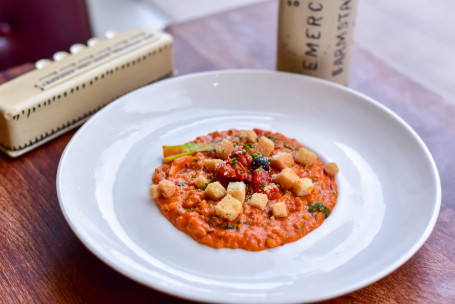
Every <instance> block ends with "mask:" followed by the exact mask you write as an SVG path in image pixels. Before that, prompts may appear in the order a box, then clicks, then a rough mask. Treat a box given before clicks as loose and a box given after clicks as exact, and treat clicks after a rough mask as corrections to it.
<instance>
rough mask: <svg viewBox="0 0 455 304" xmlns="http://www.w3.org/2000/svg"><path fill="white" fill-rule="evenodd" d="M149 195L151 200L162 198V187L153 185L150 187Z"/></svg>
mask: <svg viewBox="0 0 455 304" xmlns="http://www.w3.org/2000/svg"><path fill="white" fill-rule="evenodd" d="M149 194H150V197H151V198H155V199H156V198H159V197H160V196H161V191H160V186H159V185H151V186H150V187H149Z"/></svg>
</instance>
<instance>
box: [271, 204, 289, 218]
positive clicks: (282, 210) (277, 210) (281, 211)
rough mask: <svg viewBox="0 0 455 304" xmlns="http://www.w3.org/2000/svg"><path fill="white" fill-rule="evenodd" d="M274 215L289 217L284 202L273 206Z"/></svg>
mask: <svg viewBox="0 0 455 304" xmlns="http://www.w3.org/2000/svg"><path fill="white" fill-rule="evenodd" d="M272 213H273V216H274V217H286V216H288V210H287V209H286V205H285V204H284V203H283V202H279V203H275V204H273V205H272Z"/></svg>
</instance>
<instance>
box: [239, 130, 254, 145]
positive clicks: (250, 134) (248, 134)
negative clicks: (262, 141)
mask: <svg viewBox="0 0 455 304" xmlns="http://www.w3.org/2000/svg"><path fill="white" fill-rule="evenodd" d="M241 132H242V133H241V134H240V138H242V139H245V141H246V142H249V143H256V141H257V138H258V136H257V135H256V132H254V131H253V130H242V131H241Z"/></svg>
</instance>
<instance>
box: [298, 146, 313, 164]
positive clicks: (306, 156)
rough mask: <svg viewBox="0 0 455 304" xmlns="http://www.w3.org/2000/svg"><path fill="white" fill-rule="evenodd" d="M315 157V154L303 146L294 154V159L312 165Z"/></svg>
mask: <svg viewBox="0 0 455 304" xmlns="http://www.w3.org/2000/svg"><path fill="white" fill-rule="evenodd" d="M316 158H318V157H317V155H316V154H314V153H313V152H311V151H309V150H307V149H305V148H300V149H299V150H298V151H297V153H296V154H295V161H296V162H298V163H301V164H302V165H312V164H313V162H314V161H315V160H316Z"/></svg>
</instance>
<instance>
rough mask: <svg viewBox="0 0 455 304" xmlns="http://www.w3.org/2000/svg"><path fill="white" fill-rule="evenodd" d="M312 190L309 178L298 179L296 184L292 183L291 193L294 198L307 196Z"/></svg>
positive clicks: (312, 186)
mask: <svg viewBox="0 0 455 304" xmlns="http://www.w3.org/2000/svg"><path fill="white" fill-rule="evenodd" d="M313 189H314V184H313V181H312V180H311V178H307V177H305V178H300V179H299V180H298V181H297V182H295V183H294V185H293V186H292V192H294V194H295V195H296V196H302V195H308V194H310V193H311V192H312V191H313Z"/></svg>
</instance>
